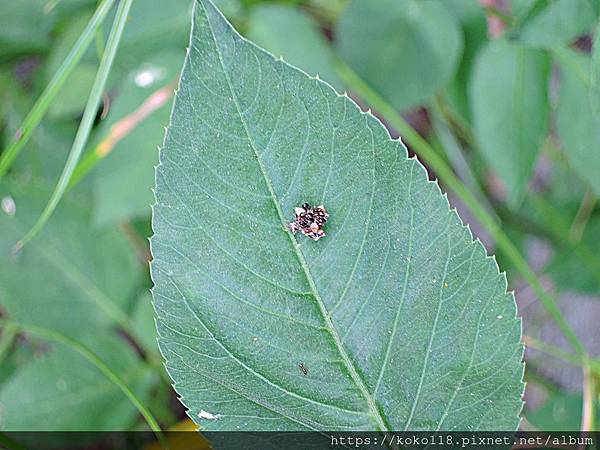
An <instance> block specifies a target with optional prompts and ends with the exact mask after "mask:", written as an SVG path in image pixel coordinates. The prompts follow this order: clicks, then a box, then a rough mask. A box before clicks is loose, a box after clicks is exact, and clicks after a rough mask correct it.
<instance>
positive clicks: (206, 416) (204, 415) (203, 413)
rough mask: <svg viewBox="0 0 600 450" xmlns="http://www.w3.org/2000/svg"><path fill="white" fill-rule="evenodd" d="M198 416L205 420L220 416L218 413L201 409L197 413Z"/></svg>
mask: <svg viewBox="0 0 600 450" xmlns="http://www.w3.org/2000/svg"><path fill="white" fill-rule="evenodd" d="M198 417H200V418H201V419H206V420H218V419H220V418H221V415H220V414H211V413H209V412H208V411H204V410H203V409H201V410H200V412H199V413H198Z"/></svg>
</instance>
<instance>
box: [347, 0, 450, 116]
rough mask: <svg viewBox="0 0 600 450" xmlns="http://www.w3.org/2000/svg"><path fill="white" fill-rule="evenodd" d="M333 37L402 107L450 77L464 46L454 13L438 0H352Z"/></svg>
mask: <svg viewBox="0 0 600 450" xmlns="http://www.w3.org/2000/svg"><path fill="white" fill-rule="evenodd" d="M336 38H337V40H336V42H337V45H338V48H339V52H340V55H341V56H342V58H343V59H344V60H345V61H346V62H347V63H348V64H349V65H350V66H351V67H352V68H353V69H354V70H355V71H356V72H357V73H358V74H359V75H360V76H361V77H362V78H363V79H364V80H366V81H367V82H368V83H369V84H370V85H371V86H373V87H374V88H375V89H376V90H377V91H379V92H380V93H381V94H382V95H383V96H384V97H386V99H388V100H389V101H390V102H392V104H393V105H394V106H395V107H396V108H398V109H401V110H405V109H408V108H410V107H413V106H417V105H419V104H420V103H422V102H424V101H427V100H429V98H430V97H431V96H432V95H433V94H435V93H436V92H437V91H438V90H439V89H441V88H442V87H443V86H444V85H445V84H446V83H447V82H448V81H450V79H451V78H452V75H453V74H454V71H455V69H456V66H457V65H458V62H459V57H460V52H461V48H462V36H461V33H460V27H459V25H458V22H457V20H456V18H455V17H454V16H453V14H452V13H451V12H450V11H449V10H448V9H447V8H446V6H445V5H444V2H436V1H420V0H405V1H397V0H378V1H372V0H352V1H351V2H350V3H349V5H348V6H347V7H346V9H345V10H344V12H343V14H342V16H341V17H340V19H339V22H338V24H337V31H336Z"/></svg>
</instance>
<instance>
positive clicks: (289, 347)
mask: <svg viewBox="0 0 600 450" xmlns="http://www.w3.org/2000/svg"><path fill="white" fill-rule="evenodd" d="M156 180H157V183H156V200H157V203H156V205H155V207H154V215H153V228H154V232H155V235H154V237H153V238H152V242H151V244H152V252H153V257H154V261H153V263H152V276H153V280H154V282H155V287H154V290H153V295H154V302H155V309H156V312H157V316H158V322H157V324H158V332H159V343H160V347H161V351H162V353H163V355H164V356H165V358H166V360H167V369H168V371H169V374H170V376H171V377H172V379H173V380H174V386H175V389H176V390H177V391H178V393H179V394H180V395H181V398H182V401H183V403H184V404H185V405H186V406H187V407H188V408H189V414H190V416H191V417H192V418H193V419H194V420H195V421H196V422H197V423H198V424H199V425H200V426H201V427H202V429H204V430H236V429H245V430H311V429H312V430H315V429H316V430H347V429H357V430H376V429H382V430H385V429H388V430H403V429H410V430H425V429H428V430H435V429H443V430H456V429H460V430H467V429H468V430H474V429H484V430H493V429H515V428H516V427H517V425H518V423H519V412H520V410H521V405H522V403H521V394H522V392H523V383H522V381H521V379H522V371H523V365H522V363H521V358H522V354H523V348H522V345H521V344H520V321H519V320H518V319H517V318H516V317H515V315H516V307H515V302H514V299H513V296H512V294H509V293H507V292H506V288H507V285H506V278H505V277H504V275H501V274H500V273H499V271H498V267H497V265H496V263H495V261H494V260H493V259H492V258H489V257H487V256H486V253H485V250H484V248H483V246H482V245H481V244H480V243H479V242H473V238H472V236H471V234H470V232H469V231H468V229H467V228H465V227H464V226H463V225H462V223H461V221H460V219H459V218H458V216H457V215H456V213H455V212H453V211H451V210H450V209H449V205H448V201H447V199H446V197H445V196H444V195H442V194H441V192H440V190H439V188H438V186H437V184H435V183H431V182H429V181H428V179H427V174H426V172H425V170H424V169H423V166H421V164H420V163H419V162H418V161H417V160H416V159H409V158H407V152H406V149H405V148H404V146H403V145H402V144H401V142H399V141H393V140H391V139H390V138H389V135H388V133H387V131H386V130H385V128H383V126H382V125H381V123H379V122H378V121H377V120H376V119H375V118H373V117H372V116H371V115H369V114H363V113H362V112H361V111H360V110H359V109H358V107H357V106H356V104H354V103H353V102H352V101H351V100H349V99H348V98H347V97H344V96H339V95H338V94H336V93H335V92H334V91H333V90H332V89H331V88H330V87H329V86H327V85H326V84H324V83H322V82H320V81H319V80H316V79H313V78H309V77H307V76H306V75H305V74H304V73H302V72H300V71H298V70H296V69H295V68H293V67H291V66H289V65H287V64H286V63H284V62H282V61H280V60H277V59H274V58H273V57H272V56H271V55H269V54H267V53H265V52H263V51H262V50H260V49H259V48H257V47H256V46H254V45H251V44H250V43H248V42H247V41H245V40H244V39H243V38H241V37H240V36H239V35H238V34H237V33H236V32H235V31H234V30H233V29H232V28H231V27H230V26H229V25H228V23H227V22H226V21H225V19H224V18H223V17H222V16H221V15H220V13H219V12H218V11H217V10H216V9H215V8H214V6H213V5H212V4H211V3H210V2H209V1H201V2H196V7H195V15H194V26H193V31H192V38H191V46H190V53H189V55H188V57H187V58H186V64H185V67H184V70H183V73H182V77H181V84H180V87H179V91H178V94H177V97H176V101H175V106H174V111H173V114H172V120H171V124H170V127H169V130H168V132H167V136H166V140H165V145H164V148H163V150H162V151H161V152H160V164H159V166H158V168H157V173H156ZM303 202H310V203H311V204H320V203H323V204H324V205H325V206H326V207H327V208H328V210H329V213H330V215H331V217H330V219H329V222H328V223H327V224H326V231H327V236H326V237H325V238H323V239H321V240H319V241H318V242H315V241H312V240H310V239H308V238H305V237H302V236H295V237H294V236H293V235H291V234H290V232H289V231H288V230H287V229H286V222H288V221H290V220H291V219H292V217H293V215H294V207H296V206H298V205H300V204H302V203H303Z"/></svg>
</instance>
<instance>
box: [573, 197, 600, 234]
mask: <svg viewBox="0 0 600 450" xmlns="http://www.w3.org/2000/svg"><path fill="white" fill-rule="evenodd" d="M596 201H597V198H596V195H595V194H594V193H593V192H591V191H587V192H586V193H585V195H584V196H583V199H582V200H581V205H580V206H579V210H578V211H577V214H575V218H574V219H573V224H572V225H571V228H570V229H569V241H571V242H572V243H574V244H576V243H578V242H580V241H581V238H582V237H583V232H584V231H585V227H586V225H587V223H588V221H589V220H590V217H591V215H592V212H593V211H594V207H595V206H596Z"/></svg>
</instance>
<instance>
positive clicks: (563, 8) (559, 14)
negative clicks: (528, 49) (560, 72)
mask: <svg viewBox="0 0 600 450" xmlns="http://www.w3.org/2000/svg"><path fill="white" fill-rule="evenodd" d="M596 19H597V17H596V13H595V11H594V7H593V5H592V1H591V0H554V1H552V2H550V3H549V4H548V5H547V6H546V7H545V8H544V9H543V10H541V11H540V12H539V13H538V14H536V15H534V16H533V17H531V18H530V19H529V20H527V21H526V22H525V24H524V25H523V27H522V29H521V30H520V31H519V32H518V33H517V36H518V38H519V41H521V42H523V43H524V44H527V45H532V46H536V47H545V48H552V47H558V46H563V45H567V44H569V43H570V42H571V41H572V40H573V39H575V38H576V37H578V36H580V35H582V34H583V33H585V32H586V31H589V30H590V28H591V27H592V26H593V25H594V23H595V22H596Z"/></svg>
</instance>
